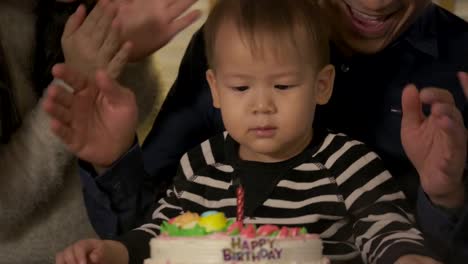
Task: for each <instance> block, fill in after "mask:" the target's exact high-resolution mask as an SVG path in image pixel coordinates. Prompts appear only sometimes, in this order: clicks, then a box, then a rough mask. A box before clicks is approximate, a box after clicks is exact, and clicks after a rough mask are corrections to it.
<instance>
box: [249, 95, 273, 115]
mask: <svg viewBox="0 0 468 264" xmlns="http://www.w3.org/2000/svg"><path fill="white" fill-rule="evenodd" d="M254 96H255V98H254V104H253V108H252V110H253V113H254V114H271V113H274V112H275V111H276V106H275V104H274V102H273V99H272V96H271V94H270V92H268V91H259V92H258V93H256V94H255V95H254Z"/></svg>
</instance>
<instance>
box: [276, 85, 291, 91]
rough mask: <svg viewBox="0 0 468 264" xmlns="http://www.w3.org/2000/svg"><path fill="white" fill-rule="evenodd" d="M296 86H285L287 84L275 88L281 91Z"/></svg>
mask: <svg viewBox="0 0 468 264" xmlns="http://www.w3.org/2000/svg"><path fill="white" fill-rule="evenodd" d="M294 86H295V85H285V84H276V85H275V88H276V89H279V90H287V89H289V88H292V87H294Z"/></svg>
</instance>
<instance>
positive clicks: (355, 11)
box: [351, 8, 383, 22]
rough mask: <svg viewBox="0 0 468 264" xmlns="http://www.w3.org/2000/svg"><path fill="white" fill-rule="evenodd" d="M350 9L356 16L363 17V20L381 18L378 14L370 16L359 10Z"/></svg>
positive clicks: (380, 19) (379, 19) (377, 19)
mask: <svg viewBox="0 0 468 264" xmlns="http://www.w3.org/2000/svg"><path fill="white" fill-rule="evenodd" d="M351 11H352V12H353V15H355V16H357V17H360V18H361V19H365V20H373V21H376V22H377V21H382V20H383V18H382V17H381V16H380V17H378V16H370V15H367V14H364V13H362V12H360V11H359V10H356V9H354V8H351Z"/></svg>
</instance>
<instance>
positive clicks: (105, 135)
mask: <svg viewBox="0 0 468 264" xmlns="http://www.w3.org/2000/svg"><path fill="white" fill-rule="evenodd" d="M52 73H53V75H54V77H55V78H58V79H61V80H63V81H65V82H66V83H67V84H69V85H70V86H71V87H73V89H74V92H73V93H70V92H69V91H67V90H65V89H63V87H61V86H60V85H56V84H54V83H52V84H51V85H50V86H49V88H48V90H47V94H46V96H45V99H44V101H43V107H44V109H45V111H46V112H47V113H48V114H49V115H50V116H51V129H52V131H53V132H54V133H55V134H56V135H57V136H58V137H59V138H60V139H61V140H62V141H63V142H64V143H65V145H66V146H67V147H68V148H69V150H70V151H71V152H73V153H74V154H75V155H76V156H77V157H79V158H81V159H83V160H86V161H89V162H91V163H93V164H94V165H96V166H98V167H108V166H109V165H110V164H112V163H113V162H114V161H115V160H117V159H118V158H119V157H120V156H121V155H122V154H123V153H125V152H126V151H127V150H128V149H129V148H130V146H131V145H132V143H133V140H134V137H135V130H136V126H137V119H138V113H137V111H138V109H137V105H136V101H135V96H134V94H133V93H132V92H131V91H130V90H129V89H127V88H124V87H122V86H120V85H119V84H118V83H117V82H115V81H114V80H112V79H111V78H110V77H109V75H108V73H107V72H106V71H102V70H101V71H98V72H97V74H96V78H95V80H88V79H87V78H86V77H85V76H83V75H82V74H79V73H78V72H76V71H74V70H73V69H72V68H71V67H67V65H64V64H59V65H56V66H54V68H53V70H52Z"/></svg>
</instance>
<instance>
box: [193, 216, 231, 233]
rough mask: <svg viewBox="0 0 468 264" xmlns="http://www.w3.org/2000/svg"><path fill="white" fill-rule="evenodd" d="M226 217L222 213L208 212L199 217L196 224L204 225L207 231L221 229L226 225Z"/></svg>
mask: <svg viewBox="0 0 468 264" xmlns="http://www.w3.org/2000/svg"><path fill="white" fill-rule="evenodd" d="M226 224H227V219H226V217H225V216H224V214H223V213H216V214H210V215H208V216H203V217H200V220H198V225H199V226H201V227H204V228H205V230H206V231H207V232H215V231H221V230H223V229H224V228H225V227H226Z"/></svg>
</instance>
